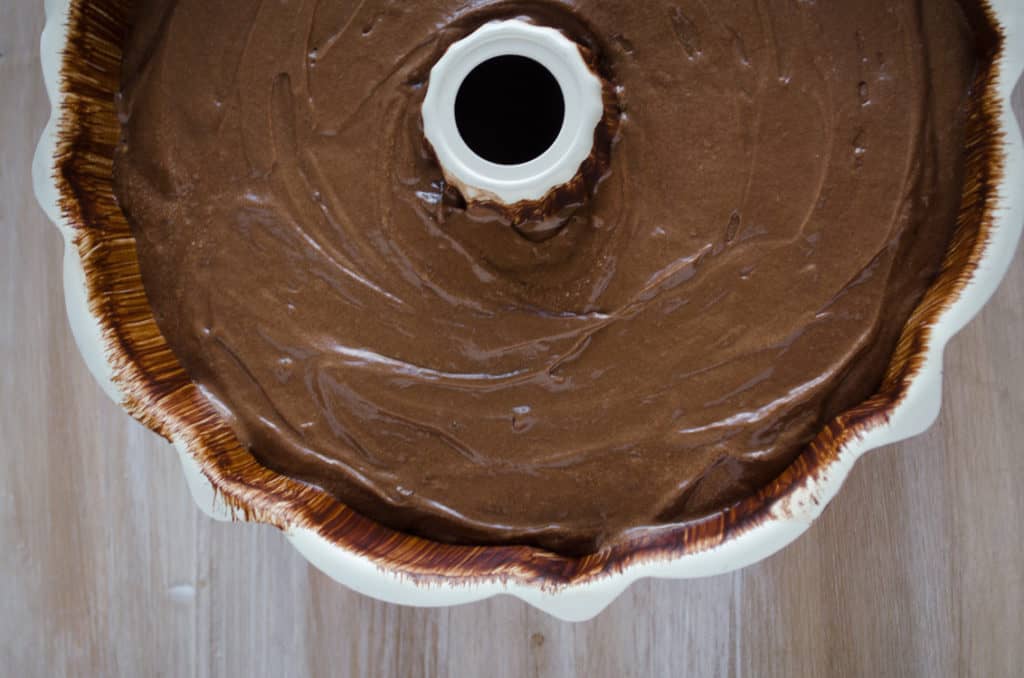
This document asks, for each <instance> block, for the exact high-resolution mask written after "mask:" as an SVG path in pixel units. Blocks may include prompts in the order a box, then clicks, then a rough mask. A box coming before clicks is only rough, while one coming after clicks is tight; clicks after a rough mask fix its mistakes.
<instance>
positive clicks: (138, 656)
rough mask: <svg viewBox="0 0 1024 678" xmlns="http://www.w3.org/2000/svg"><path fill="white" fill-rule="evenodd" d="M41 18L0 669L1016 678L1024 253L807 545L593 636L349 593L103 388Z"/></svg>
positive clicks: (20, 284) (23, 80)
mask: <svg viewBox="0 0 1024 678" xmlns="http://www.w3.org/2000/svg"><path fill="white" fill-rule="evenodd" d="M41 29H42V3H41V2H36V1H32V0H0V54H2V56H0V237H2V240H0V675H9V676H19V677H22V676H24V677H30V676H90V677H93V676H175V677H177V676H196V677H200V676H201V677H207V676H274V677H284V676H305V675H313V676H326V675H342V676H347V675H351V676H374V677H376V676H388V675H399V676H487V677H488V678H504V677H506V676H534V675H537V676H539V675H544V676H581V677H583V676H586V677H588V678H590V677H600V676H616V677H618V676H669V675H671V676H681V675H697V676H780V677H786V678H789V677H791V676H826V675H831V676H841V675H871V676H888V675H892V676H928V677H929V678H931V677H934V676H945V675H963V676H1019V675H1024V642H1021V636H1022V633H1024V539H1022V532H1021V527H1020V525H1022V524H1024V490H1022V487H1024V442H1022V441H1024V258H1022V257H1021V256H1020V255H1018V256H1017V259H1016V260H1015V263H1014V266H1013V269H1012V271H1011V272H1010V275H1009V276H1008V278H1007V280H1006V281H1005V282H1004V283H1003V286H1002V288H1001V289H1000V291H999V292H998V294H997V295H996V297H995V298H994V299H993V301H992V303H991V304H990V305H989V306H988V308H987V309H986V310H985V311H984V312H983V314H982V315H981V316H980V318H979V319H978V320H976V321H975V322H974V323H973V324H972V325H971V326H970V327H969V328H968V329H967V330H965V331H964V332H963V333H962V334H961V335H960V337H958V338H957V339H956V340H955V341H954V342H953V343H952V344H951V346H950V348H949V350H948V352H947V355H946V375H947V376H946V384H947V387H946V392H945V396H944V403H943V415H942V418H941V419H940V420H939V422H938V423H937V424H936V426H935V427H934V428H932V429H931V431H929V432H928V433H927V434H926V435H924V436H921V437H920V438H918V439H916V440H913V441H911V442H909V443H906V444H902V445H898V446H894V447H892V448H887V449H884V450H881V451H879V452H876V453H874V454H872V455H870V456H869V457H868V458H867V459H865V460H864V461H862V462H861V463H860V464H859V465H858V467H857V468H856V470H855V471H854V473H853V475H852V476H851V478H850V480H849V482H848V483H847V487H846V488H844V490H843V492H842V493H841V495H840V496H839V498H838V499H837V500H836V501H835V502H834V504H833V505H832V506H831V507H830V508H829V509H828V511H827V512H826V514H825V516H824V517H823V518H822V519H821V520H820V521H819V522H818V523H817V524H815V525H814V527H813V528H812V529H811V530H810V532H809V533H808V534H807V535H806V536H805V537H803V538H802V539H801V540H799V541H798V542H797V543H796V544H794V545H793V546H791V547H790V548H788V549H786V550H785V551H783V552H782V553H781V554H779V555H777V556H775V557H774V558H771V559H770V560H768V561H767V562H764V563H762V564H760V565H757V566H754V567H751V568H748V569H747V570H745V571H743V572H740V573H736V574H730V575H725V576H721V577H717V578H714V579H706V580H700V581H689V582H655V581H650V582H643V583H640V584H638V585H636V586H634V587H633V588H632V589H630V591H629V592H628V593H627V594H626V595H624V596H622V597H621V598H620V599H619V600H618V601H617V602H616V603H614V604H613V605H612V606H611V607H610V608H609V609H608V610H607V611H606V612H605V613H604V614H602V615H601V616H599V617H598V618H597V619H596V620H594V621H592V622H589V623H585V624H579V625H570V624H564V623H561V622H557V621H555V620H552V619H550V618H547V617H545V616H544V615H542V614H541V613H538V612H536V611H534V610H532V609H530V608H528V607H527V606H525V605H524V604H522V603H519V602H517V601H515V600H511V599H499V600H492V601H488V602H484V603H479V604H474V605H468V606H465V607H461V608H455V609H444V610H414V609H406V608H400V607H396V606H392V605H387V604H384V603H378V602H375V601H371V600H369V599H366V598H363V597H361V596H359V595H356V594H354V593H351V592H349V591H346V590H345V589H343V588H342V587H340V586H339V585H337V584H335V583H333V582H331V581H329V580H328V579H326V578H325V577H324V576H322V575H320V574H319V573H318V572H317V571H315V570H314V569H313V568H311V567H310V566H309V565H307V564H306V563H305V561H303V560H302V559H301V558H300V557H299V556H298V555H297V554H296V553H295V552H294V551H293V550H292V549H291V548H290V547H289V546H288V545H287V543H286V542H285V541H284V539H283V538H282V537H281V535H280V534H278V533H277V532H275V531H274V530H273V529H270V528H266V527H255V526H244V525H225V524H219V523H214V522H211V521H210V520H208V519H206V518H205V517H203V516H202V515H201V514H200V513H199V512H198V510H197V509H196V508H195V506H194V505H193V504H192V501H191V499H190V498H189V496H188V492H187V490H186V488H185V484H184V481H183V479H182V475H181V471H180V468H179V466H178V461H177V459H176V456H175V454H174V453H173V451H172V450H171V449H170V448H169V447H168V446H167V445H166V444H164V443H163V442H160V441H159V440H157V439H156V438H155V437H154V436H152V435H151V434H149V433H148V432H147V431H145V430H144V429H143V428H142V427H141V426H139V425H138V424H135V423H134V422H132V421H130V420H129V419H128V418H127V417H126V416H124V415H123V414H122V413H121V412H120V411H119V410H118V409H117V408H116V407H115V406H114V405H112V404H111V403H109V402H108V401H107V400H106V399H105V398H104V396H103V395H102V394H101V393H100V391H99V389H98V388H97V387H96V386H95V385H94V383H93V382H92V380H91V378H90V377H89V375H88V374H87V372H86V370H85V367H84V365H83V364H82V362H81V360H80V359H79V357H78V354H77V351H76V350H75V347H74V344H73V342H72V339H71V335H70V333H69V331H68V326H67V321H66V319H65V316H64V305H63V297H62V291H61V265H60V257H61V242H60V238H59V237H58V234H57V231H56V230H55V229H54V228H53V227H52V226H51V225H50V224H49V223H48V222H47V220H46V218H45V217H44V216H43V214H42V212H41V211H40V210H39V208H38V207H37V206H36V203H35V200H34V198H33V196H32V191H31V186H30V181H29V164H30V160H31V155H32V152H33V148H34V145H35V142H36V138H37V136H38V134H39V132H40V131H41V129H42V126H43V123H44V120H45V118H46V115H47V110H48V104H47V101H46V96H45V93H44V91H43V85H42V81H41V77H40V74H39V60H38V54H37V51H38V50H37V45H38V36H39V31H40V30H41Z"/></svg>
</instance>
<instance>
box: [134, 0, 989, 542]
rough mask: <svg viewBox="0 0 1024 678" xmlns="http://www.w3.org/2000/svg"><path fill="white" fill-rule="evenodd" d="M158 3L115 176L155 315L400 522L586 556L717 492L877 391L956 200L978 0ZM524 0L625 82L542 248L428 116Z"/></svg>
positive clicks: (287, 452) (320, 467) (274, 428)
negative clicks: (442, 162)
mask: <svg viewBox="0 0 1024 678" xmlns="http://www.w3.org/2000/svg"><path fill="white" fill-rule="evenodd" d="M141 4H143V5H145V7H144V8H142V9H141V10H140V14H139V17H138V22H137V27H136V30H135V31H134V33H133V35H132V36H131V40H130V42H129V44H128V48H127V55H126V60H125V67H124V76H123V80H124V88H123V89H124V91H123V96H122V97H121V98H120V100H119V107H120V110H121V114H122V120H123V133H124V143H123V144H122V147H121V148H120V149H119V152H118V155H117V158H116V166H115V171H116V175H115V176H116V183H117V193H118V196H119V199H120V201H121V204H122V207H123V208H124V210H125V212H126V214H127V215H128V217H129V219H130V221H131V223H132V226H133V228H134V231H135V235H136V237H137V239H138V247H139V256H140V260H141V265H142V272H143V275H144V281H145V285H146V290H147V293H148V295H149V298H150V300H151V303H152V306H153V308H154V311H155V313H156V318H157V321H158V323H159V325H160V327H161V329H162V331H163V333H164V334H165V336H166V338H167V341H168V342H169V343H170V345H171V347H172V348H173V349H174V351H175V353H176V354H177V356H178V357H179V358H180V360H181V362H182V364H183V365H184V366H185V368H186V370H187V371H188V372H189V374H190V375H191V376H192V377H193V378H194V380H195V381H196V382H197V383H198V384H199V385H200V386H201V388H202V389H203V390H204V392H205V393H206V394H207V395H208V396H209V397H210V399H211V400H212V401H213V402H214V403H215V404H217V405H218V407H220V408H221V409H222V411H223V412H224V414H225V416H226V417H228V418H229V420H230V421H231V422H232V424H233V426H234V428H235V429H236V431H237V433H238V435H239V437H240V439H241V440H242V441H243V442H245V443H246V444H248V445H249V446H251V448H252V451H253V454H254V455H255V456H256V457H257V458H258V459H259V460H260V461H261V462H262V463H263V464H265V465H266V466H268V467H269V468H271V469H274V470H276V471H278V472H280V473H282V474H285V475H287V476H290V477H293V478H296V479H300V480H302V481H305V482H307V483H310V484H313V485H316V486H319V487H322V488H324V489H325V490H327V491H329V492H331V493H333V494H335V495H336V496H337V497H339V498H340V499H341V500H342V501H344V502H346V503H348V504H350V505H352V506H354V507H356V508H357V509H359V510H360V511H362V512H364V513H365V514H367V515H369V516H371V517H373V518H376V519H378V520H380V521H381V522H383V523H385V524H387V525H390V526H392V527H395V528H398V529H402V530H407V531H410V532H414V533H418V534H422V535H426V536H428V537H432V538H435V539H440V540H446V541H461V542H475V543H499V542H522V543H531V544H538V545H541V546H545V547H548V548H552V549H555V550H559V551H562V552H566V553H578V552H584V551H588V550H592V549H594V548H597V547H599V546H601V545H602V544H607V543H609V542H610V541H613V540H615V539H617V538H621V537H622V536H623V535H624V534H625V533H626V532H628V531H630V530H633V529H638V528H643V527H645V526H651V525H657V524H665V523H674V522H682V521H686V520H690V519H693V518H696V517H699V516H704V515H707V514H708V513H711V512H714V511H718V510H721V509H723V508H724V507H727V506H728V505H729V504H730V503H731V502H733V501H735V500H736V499H737V498H740V497H742V496H744V495H746V494H747V493H749V492H750V491H752V490H755V489H757V488H758V487H760V486H762V485H763V484H764V483H765V482H767V481H769V480H770V479H771V478H773V477H774V476H775V475H776V474H777V473H778V472H779V471H780V470H781V469H782V468H784V467H785V466H786V464H788V463H789V462H790V461H791V460H792V459H793V458H794V457H795V456H796V455H797V454H798V453H799V452H800V450H801V448H802V447H803V446H804V445H805V444H806V443H807V442H808V441H809V440H810V439H811V438H812V437H813V436H814V435H815V434H816V433H817V432H818V431H819V430H820V428H821V426H822V425H823V423H824V422H825V421H827V420H828V419H830V418H831V417H833V416H835V415H836V414H838V413H839V412H841V411H842V410H844V409H847V408H849V407H851V406H853V405H855V404H857V403H859V402H861V401H862V400H863V399H865V398H866V397H868V396H869V395H870V394H871V393H872V392H874V390H875V389H876V388H877V387H878V384H879V381H880V379H881V376H882V373H883V371H884V369H885V366H886V364H887V362H888V359H889V356H890V354H891V351H892V349H893V346H894V343H895V340H896V337H897V335H898V333H899V332H900V330H901V329H902V326H903V324H904V323H905V321H906V318H907V316H908V314H909V312H910V311H911V309H912V308H913V307H914V305H915V304H916V303H917V301H918V300H919V298H920V297H921V295H922V293H923V291H924V290H925V289H926V287H927V286H928V284H929V283H930V281H931V280H932V278H933V276H934V274H935V272H936V271H937V270H938V266H939V265H940V262H941V259H942V256H943V252H944V249H945V247H946V245H947V243H948V241H949V238H950V235H951V233H952V229H953V227H954V222H955V216H956V213H957V209H958V206H959V201H960V194H961V182H962V160H963V139H962V136H963V122H964V114H965V105H966V102H967V100H968V96H969V86H970V80H971V76H972V74H973V72H974V67H975V63H974V60H975V57H974V53H973V48H972V44H973V43H972V35H971V33H970V31H969V29H968V26H967V22H966V20H965V19H964V16H963V14H962V11H961V8H960V6H959V5H958V4H957V2H955V1H954V0H929V1H928V2H918V1H915V0H835V1H831V2H820V1H819V2H812V1H808V0H785V1H783V0H732V1H723V2H711V3H709V2H702V1H701V0H681V1H680V2H676V3H667V2H660V1H655V0H652V1H650V2H629V3H627V2H620V1H617V0H574V1H569V2H557V3H556V2H515V3H507V2H506V3H485V2H466V1H465V0H423V1H420V2H408V1H401V2H399V1H387V0H365V1H364V2H344V1H342V2H326V1H324V0H320V1H313V0H307V1H305V2H294V1H293V2H261V1H258V0H234V1H232V2H227V1H226V0H219V1H212V2H211V1H209V0H178V1H177V2H169V1H166V0H165V1H162V2H147V3H141ZM511 16H526V17H529V18H531V19H532V20H534V21H537V22H539V23H543V24H546V25H554V26H556V27H558V28H562V29H563V30H565V31H566V33H567V34H569V35H570V36H571V37H573V38H574V39H576V40H578V41H580V42H581V43H583V44H585V45H587V47H588V49H590V50H592V52H593V54H594V55H595V56H596V58H597V60H598V61H599V63H600V65H601V66H600V68H601V70H602V74H603V75H604V76H605V77H607V78H608V80H609V81H610V82H611V83H612V84H613V85H614V86H615V87H617V88H618V90H617V91H618V105H619V107H620V109H621V110H620V125H619V127H618V133H617V138H616V140H615V144H614V147H613V149H612V153H611V162H610V164H609V166H608V168H607V173H606V176H605V177H604V178H603V180H602V181H601V182H600V183H599V184H598V185H597V187H596V189H595V190H594V192H593V195H592V196H591V197H590V198H589V199H588V200H587V201H586V202H585V204H584V205H582V207H580V208H579V209H577V210H576V212H575V213H574V215H573V216H572V218H570V219H568V220H567V221H566V223H564V224H563V225H562V227H561V228H560V229H558V230H557V232H556V234H555V235H554V237H550V238H548V239H546V240H542V241H540V242H534V241H533V240H531V239H529V238H527V237H524V235H522V234H521V232H520V230H517V229H515V228H512V227H510V226H509V224H507V223H504V222H503V221H502V220H501V218H499V217H497V216H496V215H493V214H491V213H490V212H488V211H487V210H486V209H475V208H471V209H466V208H465V205H464V203H462V202H461V201H460V199H459V197H458V196H457V195H455V194H453V193H454V192H453V191H452V190H451V189H450V188H448V189H446V187H445V186H444V185H443V181H442V174H441V171H440V169H439V168H438V167H437V165H436V163H435V162H434V161H433V159H432V157H431V154H430V153H429V151H428V150H427V149H426V147H425V144H424V142H423V138H422V131H421V123H420V118H419V106H420V103H421V102H422V98H423V94H424V90H425V86H426V80H427V76H428V74H429V69H430V67H431V65H432V64H433V62H434V61H436V59H437V58H438V56H439V55H440V54H441V53H442V52H443V50H444V49H445V47H446V46H447V45H449V44H451V42H452V41H453V40H456V39H458V38H459V37H462V36H464V35H466V34H467V33H468V32H470V31H472V30H473V29H474V28H476V27H478V26H479V25H480V24H481V23H483V22H486V21H488V20H491V19H494V18H507V17H511Z"/></svg>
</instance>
